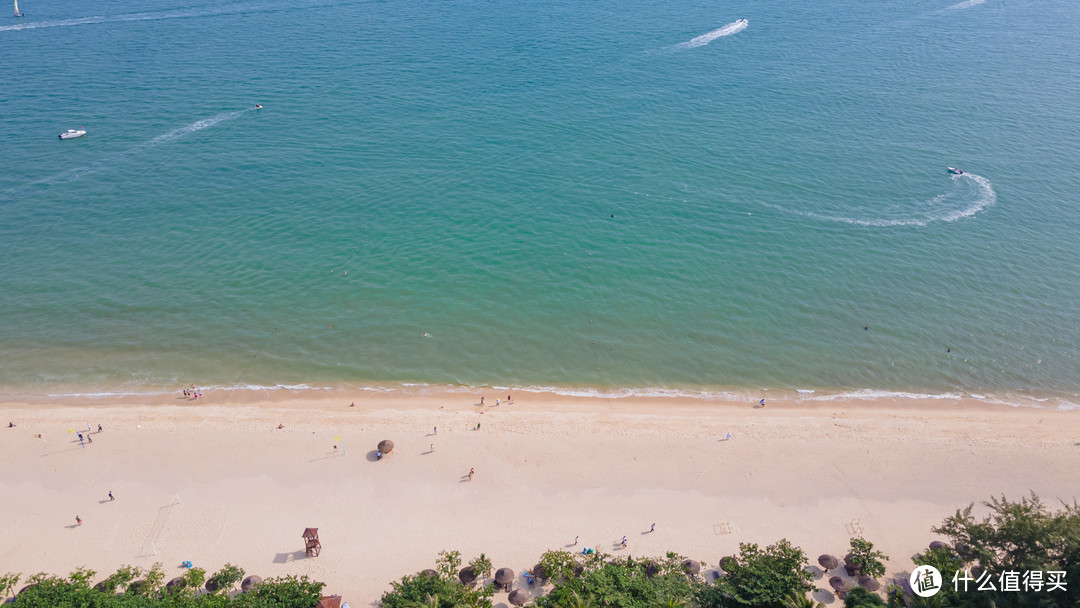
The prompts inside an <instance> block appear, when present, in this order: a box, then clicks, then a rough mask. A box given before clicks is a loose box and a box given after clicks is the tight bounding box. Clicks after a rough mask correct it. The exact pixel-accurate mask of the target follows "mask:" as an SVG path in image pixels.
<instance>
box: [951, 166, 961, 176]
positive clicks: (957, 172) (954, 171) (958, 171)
mask: <svg viewBox="0 0 1080 608" xmlns="http://www.w3.org/2000/svg"><path fill="white" fill-rule="evenodd" d="M948 169H949V173H952V174H953V175H963V174H964V172H963V171H961V170H960V169H957V168H956V167H949V168H948Z"/></svg>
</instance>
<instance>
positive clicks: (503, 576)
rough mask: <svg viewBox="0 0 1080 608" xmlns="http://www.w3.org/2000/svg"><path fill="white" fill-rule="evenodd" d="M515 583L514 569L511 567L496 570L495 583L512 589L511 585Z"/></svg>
mask: <svg viewBox="0 0 1080 608" xmlns="http://www.w3.org/2000/svg"><path fill="white" fill-rule="evenodd" d="M513 583H514V571H513V570H511V569H510V568H499V569H498V570H496V571H495V585H496V586H498V587H503V588H504V589H508V590H509V589H510V585H512V584H513Z"/></svg>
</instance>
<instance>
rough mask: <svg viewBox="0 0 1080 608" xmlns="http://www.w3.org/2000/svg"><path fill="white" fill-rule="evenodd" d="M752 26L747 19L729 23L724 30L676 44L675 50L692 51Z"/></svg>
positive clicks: (720, 29) (717, 30)
mask: <svg viewBox="0 0 1080 608" xmlns="http://www.w3.org/2000/svg"><path fill="white" fill-rule="evenodd" d="M749 26H750V22H749V21H746V20H745V19H740V20H738V21H735V22H734V23H729V24H727V25H725V26H724V27H722V28H719V29H715V30H713V31H711V32H709V33H708V34H702V35H700V36H698V37H697V38H692V39H690V40H687V41H686V42H680V43H679V44H676V45H675V46H674V47H672V48H675V49H692V48H694V47H699V46H705V45H706V44H709V43H710V42H712V41H713V40H716V39H717V38H723V37H724V36H730V35H732V34H738V33H739V32H741V31H743V30H745V29H746V28H747V27H749Z"/></svg>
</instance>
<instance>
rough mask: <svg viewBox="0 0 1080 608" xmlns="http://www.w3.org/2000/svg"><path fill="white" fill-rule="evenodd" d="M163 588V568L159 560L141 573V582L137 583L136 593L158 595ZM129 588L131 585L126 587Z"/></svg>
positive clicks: (150, 595)
mask: <svg viewBox="0 0 1080 608" xmlns="http://www.w3.org/2000/svg"><path fill="white" fill-rule="evenodd" d="M164 589H165V570H164V568H163V567H162V564H161V562H156V563H154V565H153V566H152V567H151V568H150V569H149V570H147V571H146V572H144V573H143V578H142V584H141V585H139V590H138V594H139V595H142V596H145V597H158V596H160V595H161V593H162V592H163V591H164ZM128 590H129V591H130V590H131V587H128Z"/></svg>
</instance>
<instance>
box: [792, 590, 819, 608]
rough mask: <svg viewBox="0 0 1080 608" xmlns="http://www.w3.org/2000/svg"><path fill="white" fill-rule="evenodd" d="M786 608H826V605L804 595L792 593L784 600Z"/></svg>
mask: <svg viewBox="0 0 1080 608" xmlns="http://www.w3.org/2000/svg"><path fill="white" fill-rule="evenodd" d="M784 608H825V604H822V603H821V602H815V601H814V599H813V598H810V597H807V596H806V595H804V594H800V593H792V594H791V595H789V596H788V598H787V599H786V600H784Z"/></svg>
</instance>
